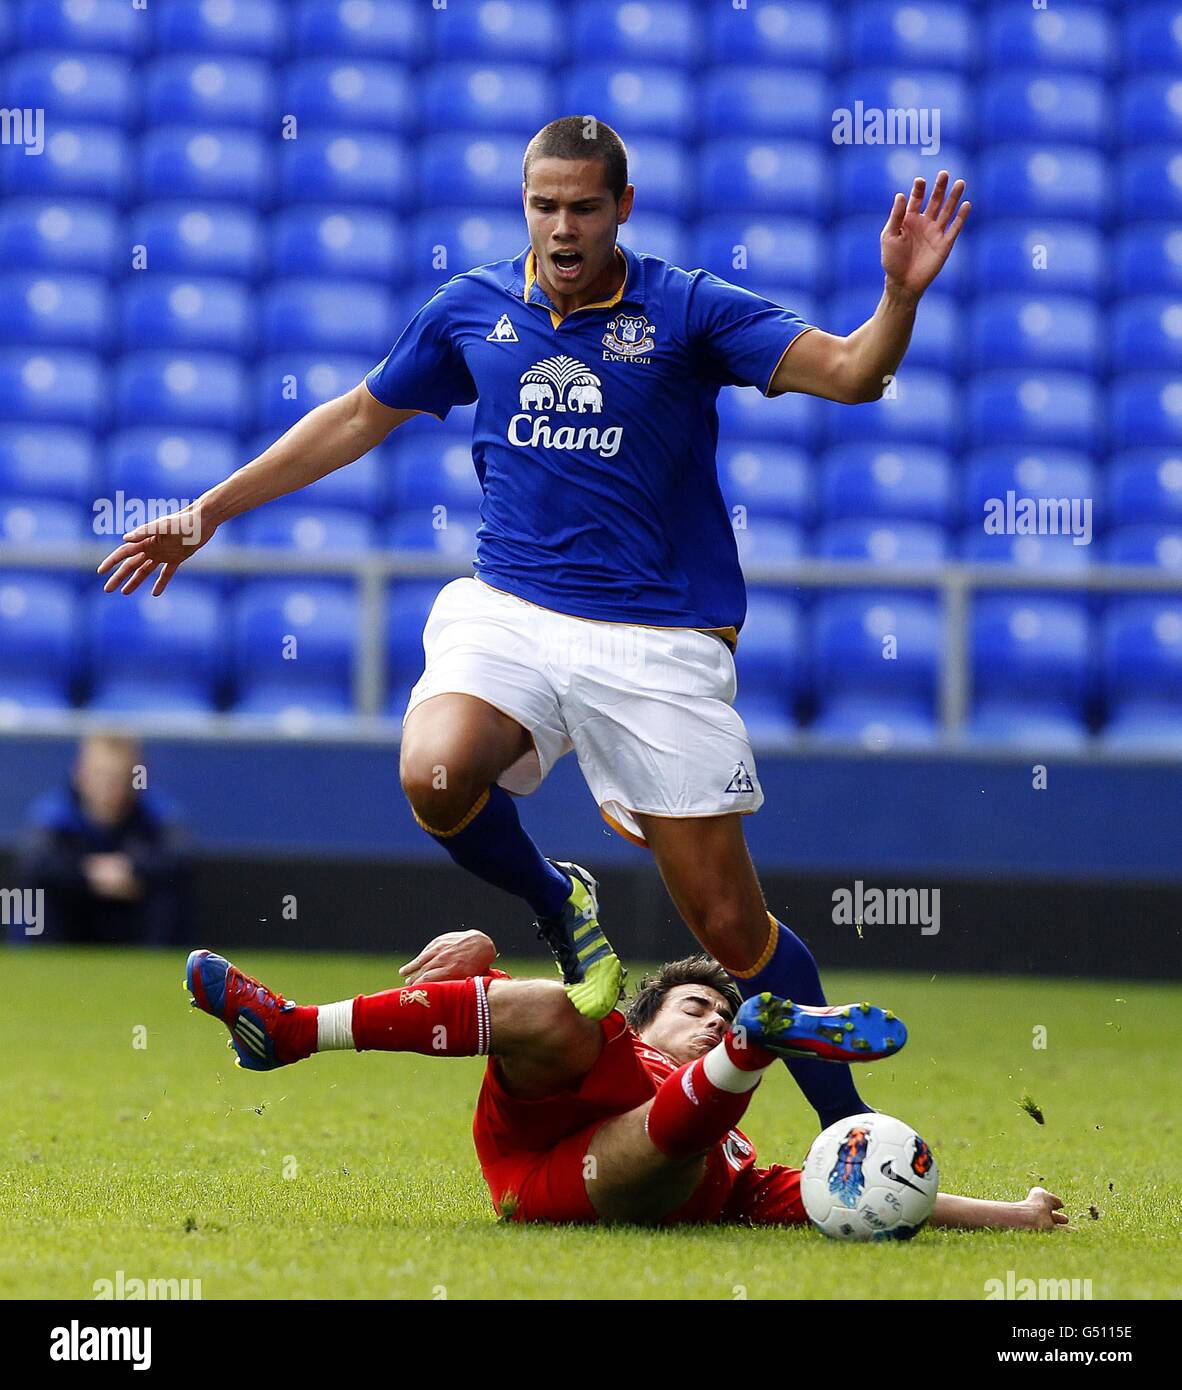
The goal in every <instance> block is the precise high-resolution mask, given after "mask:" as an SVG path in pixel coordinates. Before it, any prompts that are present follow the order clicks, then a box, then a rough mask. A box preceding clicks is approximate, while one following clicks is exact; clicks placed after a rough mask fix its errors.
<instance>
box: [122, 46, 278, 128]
mask: <svg viewBox="0 0 1182 1390" xmlns="http://www.w3.org/2000/svg"><path fill="white" fill-rule="evenodd" d="M141 81H142V82H143V84H144V89H145V94H144V124H145V125H147V126H149V127H151V126H158V125H178V124H179V125H196V126H222V125H228V126H244V127H247V128H249V129H253V130H258V131H263V132H264V133H266V134H271V133H272V131H273V130H274V129H276V128H277V116H278V109H279V108H278V105H277V103H276V90H275V79H274V77H273V76H272V74H271V69H270V67H269V66H268V64H266V63H264V62H261V61H259V60H258V59H257V58H235V57H231V56H230V55H228V54H225V53H177V54H170V55H169V56H167V57H163V58H157V59H156V60H155V61H154V62H152V63H149V64H147V65H146V66H145V67H144V69H143V72H142V75H141ZM294 109H295V108H294V107H292V106H284V107H283V111H284V113H287V112H289V111H292V110H294ZM297 114H298V113H297Z"/></svg>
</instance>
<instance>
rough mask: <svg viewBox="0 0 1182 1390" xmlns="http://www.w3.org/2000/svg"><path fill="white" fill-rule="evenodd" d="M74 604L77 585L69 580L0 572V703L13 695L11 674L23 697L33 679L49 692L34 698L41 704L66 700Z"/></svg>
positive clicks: (73, 664)
mask: <svg viewBox="0 0 1182 1390" xmlns="http://www.w3.org/2000/svg"><path fill="white" fill-rule="evenodd" d="M78 607H79V604H78V593H77V589H76V587H75V585H74V584H73V582H72V581H71V580H69V579H62V578H59V577H58V576H56V575H48V574H45V575H42V574H13V573H0V649H2V650H3V652H4V668H5V670H4V676H3V678H0V704H6V703H7V702H8V701H10V700H12V699H13V698H14V696H15V691H14V690H13V688H12V687H11V686H10V681H12V680H13V678H16V681H17V682H19V683H20V684H21V685H23V686H26V699H27V693H28V691H29V690H31V688H32V687H33V685H34V683H36V685H37V686H38V687H39V688H40V689H41V690H42V691H43V692H45V694H47V695H49V696H50V698H49V699H48V700H45V699H41V700H38V701H37V703H38V704H39V705H43V704H45V703H49V704H50V705H51V707H52V706H57V707H59V708H61V707H64V706H66V705H68V704H69V688H70V682H71V680H72V679H73V676H74V673H75V669H76V665H77V656H76V651H77V639H78ZM51 692H52V693H51ZM16 698H19V697H16ZM24 702H25V701H23V700H22V701H21V703H24Z"/></svg>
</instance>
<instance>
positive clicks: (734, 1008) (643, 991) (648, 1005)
mask: <svg viewBox="0 0 1182 1390" xmlns="http://www.w3.org/2000/svg"><path fill="white" fill-rule="evenodd" d="M678 985H706V986H708V987H709V988H710V989H713V990H716V991H717V992H718V993H719V994H721V995H722V997H723V998H724V999H725V1000H726V1002H727V1003H728V1004H729V1005H730V1006H731V1013H732V1014H735V1013H737V1012H738V1010H739V1005H740V1004H741V1003H742V1002H743V1000H742V996H741V995H740V994H739V991H738V988H737V987H736V985H735V982H734V980H732V979H731V977H730V976H729V975H728V974H727V973H726V971H725V970H724V969H723V968H722V966H721V965H719V963H718V962H717V961H716V960H714V959H713V958H712V957H710V956H708V955H706V954H705V952H699V953H698V954H697V955H694V956H686V957H684V959H682V960H674V961H670V962H669V963H668V964H667V965H662V966H661V968H660V970H658V971H657V973H656V974H655V975H646V976H645V978H644V979H643V980H641V982H640V986H639V988H638V989H637V991H636V993H635V995H633V997H632V1000H631V1002H630V1003H629V1004H628V1007H627V1009H626V1010H625V1014H624V1016H625V1018H627V1020H628V1024H629V1026H630V1027H631V1028H633V1029H634V1030H635V1031H636V1032H637V1033H640V1032H642V1031H643V1030H644V1029H645V1028H647V1027H648V1025H649V1024H650V1023H651V1022H652V1021H653V1019H654V1018H656V1016H657V1014H658V1013H659V1012H660V1009H661V1005H662V1004H663V1003H664V1002H665V996H666V995H667V994H668V993H669V991H670V990H671V989H676V988H677V986H678Z"/></svg>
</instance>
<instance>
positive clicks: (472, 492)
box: [387, 428, 482, 518]
mask: <svg viewBox="0 0 1182 1390" xmlns="http://www.w3.org/2000/svg"><path fill="white" fill-rule="evenodd" d="M401 434H402V431H401V430H399V431H398V432H397V433H396V434H395V435H394V437H393V439H392V440H391V442H390V444H389V445H388V449H389V456H388V457H389V462H388V486H389V493H388V496H389V501H388V504H387V505H388V507H389V509H390V511H391V512H392V514H393V517H394V518H397V517H398V516H401V515H404V514H406V513H408V512H424V511H430V509H431V508H432V507H437V506H443V507H447V508H448V510H449V511H457V512H461V513H463V512H468V513H475V512H478V511H479V510H480V500H481V495H482V494H481V488H480V480H479V479H478V478H477V476H476V467H475V465H474V463H473V462H472V438H471V436H470V435H468V434H457V433H456V432H455V431H454V430H452V429H450V428H448V429H446V430H435V431H432V433H431V434H430V435H428V436H427V437H426V438H423V439H413V438H411V439H403V438H401Z"/></svg>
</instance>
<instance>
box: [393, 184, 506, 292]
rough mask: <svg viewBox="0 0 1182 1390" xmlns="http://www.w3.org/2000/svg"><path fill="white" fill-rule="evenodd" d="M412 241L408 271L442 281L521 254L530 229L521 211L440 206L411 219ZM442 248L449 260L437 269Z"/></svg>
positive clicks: (410, 243)
mask: <svg viewBox="0 0 1182 1390" xmlns="http://www.w3.org/2000/svg"><path fill="white" fill-rule="evenodd" d="M408 242H409V249H408V251H407V255H406V267H407V269H408V273H409V274H412V275H415V276H420V277H422V278H423V279H427V278H429V277H431V276H432V275H437V276H438V277H439V280H440V282H441V283H442V281H444V280H450V279H451V277H452V276H453V275H459V274H461V273H462V272H463V271H465V270H471V269H472V268H473V267H474V266H478V265H487V264H488V263H489V262H490V261H500V260H506V259H511V258H512V257H514V256H516V255H518V254H520V252H521V251H522V250H523V249H524V248H525V246H526V245H528V243H529V233H528V232H527V231H526V228H525V222H524V220H523V219H522V216H521V213H520V211H518V212H508V211H505V210H503V209H502V210H500V211H498V210H497V209H495V208H491V207H490V208H471V209H466V208H440V209H439V211H438V212H436V211H431V212H426V213H423V214H422V215H421V216H419V217H418V218H416V219H415V221H414V222H412V223H411V225H410V232H409V236H408ZM441 250H442V251H443V252H444V253H445V254H446V258H447V263H446V265H443V266H441V267H439V268H438V269H437V268H436V267H435V262H436V261H437V260H438V259H439V258H440V251H441ZM420 302H421V303H425V301H420Z"/></svg>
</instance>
